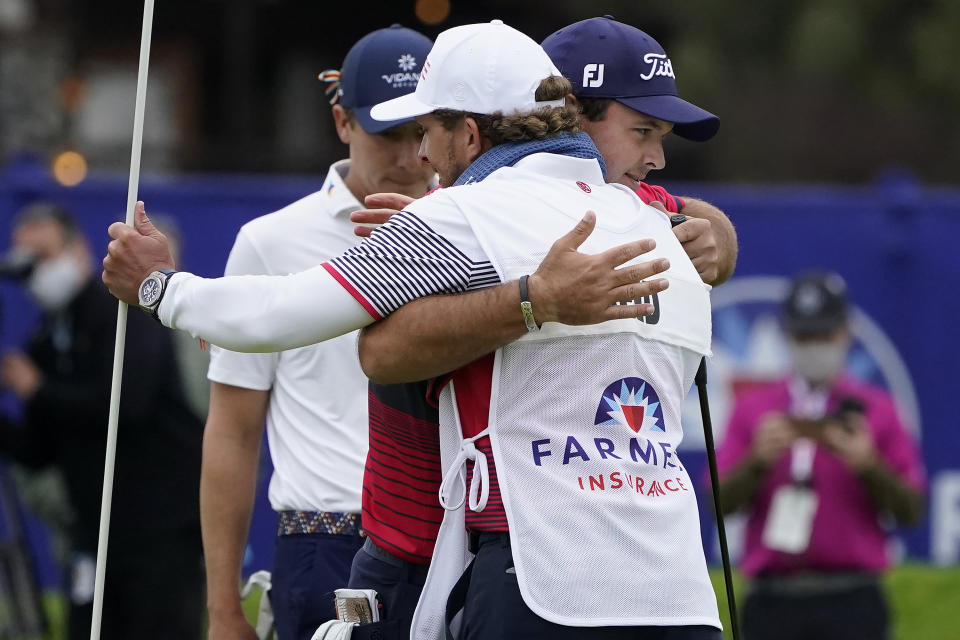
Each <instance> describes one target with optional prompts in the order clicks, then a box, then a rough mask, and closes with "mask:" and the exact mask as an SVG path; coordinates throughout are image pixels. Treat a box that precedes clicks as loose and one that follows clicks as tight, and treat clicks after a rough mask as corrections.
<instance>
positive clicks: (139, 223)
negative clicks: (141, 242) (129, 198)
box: [133, 200, 161, 236]
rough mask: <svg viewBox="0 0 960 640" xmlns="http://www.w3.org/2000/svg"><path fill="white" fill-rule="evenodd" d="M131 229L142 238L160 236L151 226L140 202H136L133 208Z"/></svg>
mask: <svg viewBox="0 0 960 640" xmlns="http://www.w3.org/2000/svg"><path fill="white" fill-rule="evenodd" d="M133 228H134V229H136V230H137V231H139V232H140V235H142V236H159V235H161V233H160V232H159V231H157V228H156V227H155V226H153V223H152V222H150V218H148V217H147V209H146V207H144V205H143V201H142V200H140V201H138V202H137V204H136V205H135V206H134V207H133Z"/></svg>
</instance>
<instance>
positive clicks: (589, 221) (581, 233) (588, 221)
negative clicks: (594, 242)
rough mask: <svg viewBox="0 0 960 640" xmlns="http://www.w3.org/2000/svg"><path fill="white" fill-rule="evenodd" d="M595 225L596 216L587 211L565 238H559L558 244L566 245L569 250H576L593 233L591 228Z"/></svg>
mask: <svg viewBox="0 0 960 640" xmlns="http://www.w3.org/2000/svg"><path fill="white" fill-rule="evenodd" d="M596 224H597V214H595V213H594V212H593V211H587V213H586V214H585V215H584V216H583V218H582V219H581V220H580V222H578V223H577V226H575V227H574V228H573V229H571V230H570V231H569V232H568V233H567V234H566V235H565V236H563V237H562V238H560V240H559V241H558V243H562V244H564V245H566V246H567V247H568V248H570V249H574V250H576V249H578V248H579V247H580V245H581V244H583V242H584V240H586V239H587V238H588V237H589V236H590V234H591V233H593V228H594V227H595V226H596Z"/></svg>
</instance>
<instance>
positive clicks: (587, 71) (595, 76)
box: [583, 62, 603, 88]
mask: <svg viewBox="0 0 960 640" xmlns="http://www.w3.org/2000/svg"><path fill="white" fill-rule="evenodd" d="M602 84H603V64H602V63H601V64H597V63H595V62H594V63H590V64H588V65H586V66H585V67H584V68H583V86H584V88H586V87H599V86H600V85H602Z"/></svg>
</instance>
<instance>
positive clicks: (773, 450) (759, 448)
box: [751, 412, 797, 467]
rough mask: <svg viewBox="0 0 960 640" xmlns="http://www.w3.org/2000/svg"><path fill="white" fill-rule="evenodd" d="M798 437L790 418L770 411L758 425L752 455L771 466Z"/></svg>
mask: <svg viewBox="0 0 960 640" xmlns="http://www.w3.org/2000/svg"><path fill="white" fill-rule="evenodd" d="M796 439H797V433H796V431H795V430H794V428H793V425H791V424H790V418H788V417H787V416H785V415H784V414H782V413H777V412H774V413H768V414H767V415H766V416H764V417H763V419H762V420H761V421H760V426H759V427H757V433H756V435H755V436H754V438H753V448H752V450H751V453H752V457H753V459H754V460H756V461H758V462H760V463H761V464H763V465H764V466H766V467H769V466H770V465H772V464H773V463H774V462H776V461H777V460H778V459H779V458H780V456H782V455H783V453H784V452H785V451H786V450H787V449H788V448H790V445H791V444H793V441H794V440H796Z"/></svg>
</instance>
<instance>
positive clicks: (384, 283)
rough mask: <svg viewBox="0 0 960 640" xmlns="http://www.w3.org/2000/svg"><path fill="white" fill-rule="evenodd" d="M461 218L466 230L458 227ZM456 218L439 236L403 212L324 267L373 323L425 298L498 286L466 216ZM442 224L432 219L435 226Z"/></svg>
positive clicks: (492, 270) (418, 217)
mask: <svg viewBox="0 0 960 640" xmlns="http://www.w3.org/2000/svg"><path fill="white" fill-rule="evenodd" d="M457 216H459V220H462V221H463V224H462V225H457V224H456V223H457ZM457 216H452V217H453V218H454V220H452V221H451V220H449V219H448V220H444V222H443V224H444V225H445V226H448V227H450V228H444V229H443V235H441V234H440V233H438V231H436V230H435V229H434V228H433V227H432V226H431V225H430V224H427V222H425V221H424V219H423V218H421V217H420V216H418V215H416V214H414V213H411V212H410V211H401V212H400V213H398V214H396V215H394V216H393V217H392V218H391V219H390V221H389V222H388V223H387V224H385V225H384V226H383V227H381V228H379V229H377V230H376V231H375V232H374V233H373V234H371V236H370V237H369V238H367V240H365V241H364V242H363V243H361V244H360V245H359V246H357V247H354V248H353V249H350V250H349V251H347V252H346V253H344V254H343V255H341V256H339V257H337V258H334V259H332V260H330V262H328V263H326V264H325V265H324V266H325V267H326V269H327V271H328V272H329V273H330V274H331V275H332V276H333V277H334V278H336V280H337V281H338V282H339V283H340V284H341V285H342V286H343V287H344V288H345V289H347V291H349V292H350V293H351V295H353V297H354V298H356V299H357V301H358V302H360V304H362V305H363V306H364V308H365V309H366V310H367V311H368V312H369V313H370V314H371V315H372V316H373V317H374V318H381V317H383V316H386V315H389V314H390V313H392V312H394V311H396V310H397V309H398V308H399V307H401V306H403V305H404V304H406V303H408V302H410V301H411V300H415V299H417V298H422V297H424V296H429V295H434V294H441V293H462V292H464V291H468V290H470V289H481V288H484V287H489V286H492V285H495V284H499V282H500V278H499V276H498V275H497V272H496V270H495V269H494V267H493V265H492V264H491V263H490V261H489V260H487V259H486V256H485V255H484V254H483V251H482V250H481V249H480V248H479V243H478V242H477V240H476V238H475V237H474V236H473V233H472V231H470V229H469V225H468V224H467V223H466V221H465V220H463V216H462V214H459V212H457ZM438 220H439V218H436V219H435V218H431V221H432V223H433V224H440V223H439V222H438ZM454 240H456V242H455V241H454Z"/></svg>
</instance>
